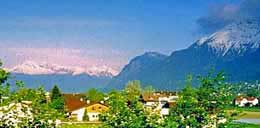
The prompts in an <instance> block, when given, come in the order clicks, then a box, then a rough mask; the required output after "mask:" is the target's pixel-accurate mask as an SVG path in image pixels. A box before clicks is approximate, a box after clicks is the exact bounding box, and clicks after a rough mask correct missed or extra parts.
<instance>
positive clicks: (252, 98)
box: [246, 97, 256, 101]
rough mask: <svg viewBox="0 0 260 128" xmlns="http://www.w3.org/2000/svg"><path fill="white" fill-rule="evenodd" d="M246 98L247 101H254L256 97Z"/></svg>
mask: <svg viewBox="0 0 260 128" xmlns="http://www.w3.org/2000/svg"><path fill="white" fill-rule="evenodd" d="M246 99H247V101H254V100H255V99H256V98H254V97H247V98H246Z"/></svg>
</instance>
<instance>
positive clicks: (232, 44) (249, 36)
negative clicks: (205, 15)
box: [196, 19, 260, 56]
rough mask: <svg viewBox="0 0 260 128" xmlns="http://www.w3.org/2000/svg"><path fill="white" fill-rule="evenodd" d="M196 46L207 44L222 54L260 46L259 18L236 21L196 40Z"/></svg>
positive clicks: (242, 51)
mask: <svg viewBox="0 0 260 128" xmlns="http://www.w3.org/2000/svg"><path fill="white" fill-rule="evenodd" d="M196 44H197V45H198V46H201V45H208V46H209V47H210V48H212V49H214V51H216V52H217V53H219V54H220V55H222V56H225V55H227V54H228V53H229V52H232V53H235V54H238V55H241V54H243V53H245V52H247V51H248V50H254V49H257V48H259V46H260V20H257V19H250V20H240V21H236V22H234V23H232V24H230V25H228V26H226V27H224V28H223V29H221V30H220V31H217V32H215V33H213V34H212V35H210V36H207V37H203V38H201V39H200V40H198V41H197V42H196Z"/></svg>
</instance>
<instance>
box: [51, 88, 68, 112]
mask: <svg viewBox="0 0 260 128" xmlns="http://www.w3.org/2000/svg"><path fill="white" fill-rule="evenodd" d="M64 105H65V102H64V98H63V96H62V93H61V91H60V89H59V87H58V86H57V85H54V87H53V89H52V90H51V107H52V108H54V109H57V110H59V111H61V112H63V111H64Z"/></svg>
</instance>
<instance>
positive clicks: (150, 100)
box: [142, 92, 178, 116]
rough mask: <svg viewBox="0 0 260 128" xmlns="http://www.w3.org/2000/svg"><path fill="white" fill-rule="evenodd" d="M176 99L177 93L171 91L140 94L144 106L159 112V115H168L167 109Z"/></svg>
mask: <svg viewBox="0 0 260 128" xmlns="http://www.w3.org/2000/svg"><path fill="white" fill-rule="evenodd" d="M177 99H178V96H177V94H176V93H173V92H154V93H151V94H143V95H142V101H143V103H144V106H145V107H146V108H148V109H151V110H153V111H156V112H158V113H160V115H161V116H167V115H169V109H170V107H172V106H174V105H175V104H176V100H177Z"/></svg>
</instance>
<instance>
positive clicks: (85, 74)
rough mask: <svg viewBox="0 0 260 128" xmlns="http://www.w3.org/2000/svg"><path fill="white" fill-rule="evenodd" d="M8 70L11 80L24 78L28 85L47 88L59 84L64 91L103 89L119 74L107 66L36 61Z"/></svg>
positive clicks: (26, 62)
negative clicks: (79, 65) (63, 64)
mask: <svg viewBox="0 0 260 128" xmlns="http://www.w3.org/2000/svg"><path fill="white" fill-rule="evenodd" d="M7 70H8V71H9V72H11V76H12V78H13V79H12V78H11V80H10V82H13V83H14V82H15V80H22V81H24V82H25V84H26V86H27V87H32V88H34V87H38V86H40V85H44V87H45V88H46V89H47V90H50V89H51V88H52V87H53V86H54V85H59V87H60V88H61V89H62V90H63V91H64V92H85V91H86V90H87V89H89V88H99V89H102V88H104V87H105V85H107V84H108V82H109V81H110V80H111V78H112V77H113V76H115V75H116V74H117V71H116V70H113V69H112V68H110V67H107V66H92V67H88V68H82V67H69V66H60V65H57V64H50V63H36V62H34V61H25V62H24V63H22V64H20V65H17V66H15V67H13V68H10V69H7Z"/></svg>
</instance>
